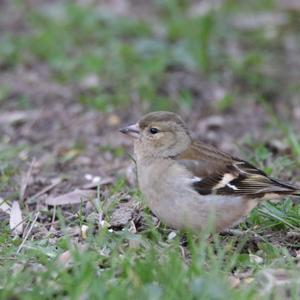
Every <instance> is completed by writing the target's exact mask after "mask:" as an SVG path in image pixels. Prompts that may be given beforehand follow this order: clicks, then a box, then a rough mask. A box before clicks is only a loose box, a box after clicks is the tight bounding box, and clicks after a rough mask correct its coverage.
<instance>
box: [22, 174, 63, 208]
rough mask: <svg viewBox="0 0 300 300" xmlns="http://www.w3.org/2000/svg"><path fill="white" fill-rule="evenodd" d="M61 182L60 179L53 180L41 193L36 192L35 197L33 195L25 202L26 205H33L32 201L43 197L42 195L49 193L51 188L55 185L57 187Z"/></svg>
mask: <svg viewBox="0 0 300 300" xmlns="http://www.w3.org/2000/svg"><path fill="white" fill-rule="evenodd" d="M61 182H62V179H61V178H59V177H58V178H54V179H53V180H52V183H51V184H50V185H48V186H46V187H44V188H43V189H42V190H41V191H39V192H37V193H36V194H35V195H33V196H32V197H31V198H30V199H29V201H28V200H27V203H33V202H34V200H36V199H37V198H39V197H41V196H43V195H44V194H46V193H47V192H49V191H50V190H52V189H53V188H55V187H56V186H57V185H59V184H60V183H61Z"/></svg>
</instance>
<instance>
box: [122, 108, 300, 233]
mask: <svg viewBox="0 0 300 300" xmlns="http://www.w3.org/2000/svg"><path fill="white" fill-rule="evenodd" d="M121 132H123V133H125V134H128V135H131V136H133V137H134V138H135V140H134V148H135V155H136V158H137V168H138V179H139V185H140V188H141V191H142V192H143V193H144V195H145V198H146V201H147V203H148V205H149V206H150V208H151V209H152V211H153V212H154V213H155V214H157V216H158V217H159V218H161V219H162V221H164V222H165V223H166V224H168V225H169V226H171V227H174V228H191V229H193V230H201V229H203V228H206V227H208V225H209V222H210V221H209V220H210V219H211V216H212V217H213V219H214V224H213V226H214V228H215V229H216V230H218V231H220V230H223V229H226V228H228V227H229V226H232V225H233V224H235V223H236V222H238V221H239V220H240V219H241V217H243V216H245V215H246V214H247V213H249V211H250V210H251V209H252V208H253V207H255V205H256V204H257V202H258V201H260V200H266V199H276V198H278V197H281V196H283V195H295V196H300V190H299V188H298V187H295V186H292V185H290V184H287V183H283V182H280V181H278V180H275V179H273V178H270V177H268V176H267V175H266V174H265V173H264V172H263V171H261V170H259V169H257V168H256V167H254V166H253V165H251V164H250V163H248V162H246V161H243V160H241V159H239V158H235V157H233V156H231V155H229V154H227V153H224V152H222V151H220V150H218V149H216V148H215V147H213V146H211V145H207V144H204V143H202V142H199V141H193V140H192V139H191V137H190V134H189V132H188V129H187V127H186V125H185V123H184V121H183V120H182V119H181V117H180V116H178V115H176V114H174V113H170V112H154V113H150V114H147V115H146V116H144V117H143V118H142V119H141V120H140V121H139V122H138V123H137V124H135V125H132V126H129V127H126V128H124V129H122V130H121Z"/></svg>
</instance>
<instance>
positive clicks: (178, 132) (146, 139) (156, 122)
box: [120, 111, 191, 158]
mask: <svg viewBox="0 0 300 300" xmlns="http://www.w3.org/2000/svg"><path fill="white" fill-rule="evenodd" d="M120 131H121V132H122V133H124V134H127V135H128V136H131V137H133V138H134V139H135V140H134V144H135V152H136V153H137V155H138V156H141V157H148V158H150V157H158V158H166V157H173V156H176V155H178V154H180V153H181V152H182V151H184V150H185V149H187V148H188V146H189V145H190V143H191V138H190V135H189V132H188V130H187V127H186V125H185V123H184V121H183V120H182V119H181V117H180V116H178V115H177V114H175V113H172V112H166V111H157V112H152V113H149V114H147V115H145V116H143V117H142V118H141V119H140V120H139V121H138V122H137V123H136V124H134V125H130V126H128V127H125V128H122V129H121V130H120Z"/></svg>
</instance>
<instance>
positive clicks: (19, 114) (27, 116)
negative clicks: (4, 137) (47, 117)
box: [0, 111, 38, 124]
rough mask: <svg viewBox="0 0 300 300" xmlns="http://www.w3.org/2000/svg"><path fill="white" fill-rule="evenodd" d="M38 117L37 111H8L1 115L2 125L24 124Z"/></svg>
mask: <svg viewBox="0 0 300 300" xmlns="http://www.w3.org/2000/svg"><path fill="white" fill-rule="evenodd" d="M37 116H38V112H37V111H10V112H8V111H6V112H5V113H1V114H0V124H16V123H24V122H26V121H28V120H32V119H34V118H36V117H37Z"/></svg>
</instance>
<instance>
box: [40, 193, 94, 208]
mask: <svg viewBox="0 0 300 300" xmlns="http://www.w3.org/2000/svg"><path fill="white" fill-rule="evenodd" d="M95 197H96V192H95V191H91V190H79V189H76V190H74V191H73V192H70V193H67V194H63V195H60V196H57V197H49V198H47V199H46V201H45V202H46V204H47V205H52V206H54V205H70V204H76V203H81V202H84V201H88V200H90V199H92V198H95Z"/></svg>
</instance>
